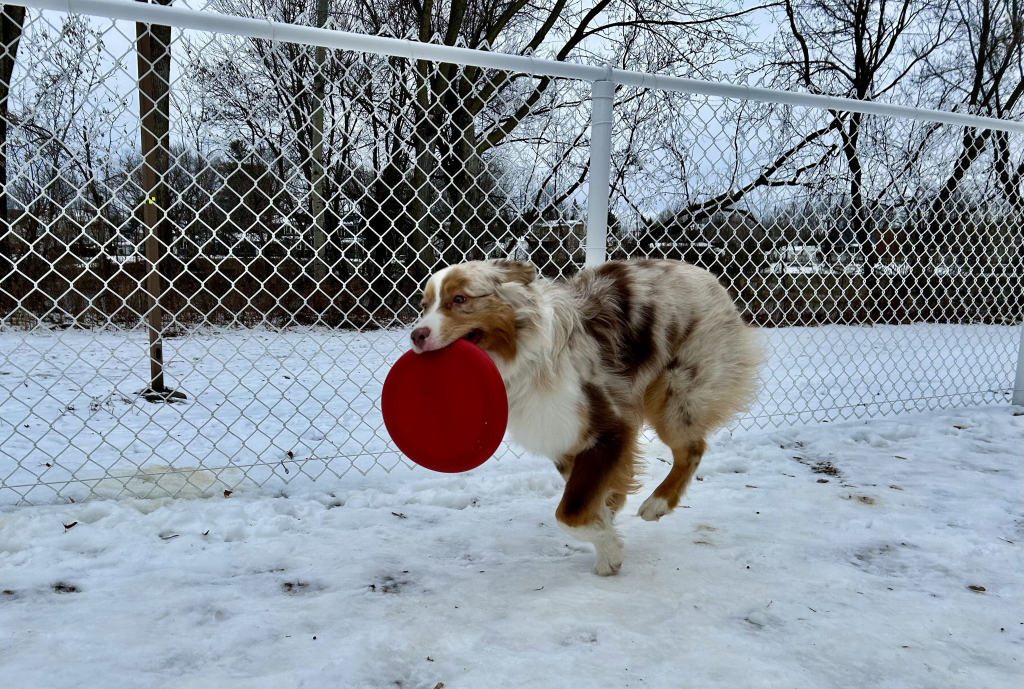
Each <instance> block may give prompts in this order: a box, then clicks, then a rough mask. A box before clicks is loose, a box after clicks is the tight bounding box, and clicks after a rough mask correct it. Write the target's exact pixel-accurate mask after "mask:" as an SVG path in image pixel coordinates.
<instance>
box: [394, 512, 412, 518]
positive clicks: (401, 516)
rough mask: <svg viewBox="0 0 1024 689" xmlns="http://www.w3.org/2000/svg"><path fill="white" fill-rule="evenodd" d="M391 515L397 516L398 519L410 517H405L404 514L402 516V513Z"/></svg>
mask: <svg viewBox="0 0 1024 689" xmlns="http://www.w3.org/2000/svg"><path fill="white" fill-rule="evenodd" d="M391 514H393V515H395V516H396V517H398V518H399V519H408V517H406V516H405V515H404V514H402V513H401V512H392V513H391Z"/></svg>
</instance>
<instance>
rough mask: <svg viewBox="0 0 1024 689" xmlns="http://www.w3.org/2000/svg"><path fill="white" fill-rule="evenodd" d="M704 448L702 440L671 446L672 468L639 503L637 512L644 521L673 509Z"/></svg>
mask: <svg viewBox="0 0 1024 689" xmlns="http://www.w3.org/2000/svg"><path fill="white" fill-rule="evenodd" d="M705 449H707V445H706V443H705V442H704V441H703V440H697V441H694V442H691V443H688V444H686V445H685V446H683V447H673V448H672V470H671V471H669V472H668V476H666V477H665V480H664V481H662V482H661V484H660V485H659V486H658V487H657V488H655V489H654V492H653V493H651V496H650V497H649V498H647V499H646V500H644V502H643V504H642V505H640V510H639V511H638V512H637V514H638V515H640V516H641V517H642V518H643V519H645V520H646V521H649V522H653V521H658V520H659V519H661V518H662V517H664V516H665V515H666V514H668V513H669V512H671V511H672V510H674V509H675V508H676V505H678V504H679V499H680V498H682V497H683V493H685V492H686V487H687V486H688V485H690V480H691V479H693V474H694V472H695V471H697V466H698V465H699V464H700V459H701V457H703V456H704V451H705Z"/></svg>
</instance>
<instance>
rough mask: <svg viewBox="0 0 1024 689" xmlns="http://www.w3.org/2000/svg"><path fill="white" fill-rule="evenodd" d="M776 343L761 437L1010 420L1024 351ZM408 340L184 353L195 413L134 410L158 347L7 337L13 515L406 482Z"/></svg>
mask: <svg viewBox="0 0 1024 689" xmlns="http://www.w3.org/2000/svg"><path fill="white" fill-rule="evenodd" d="M764 333H765V338H766V340H767V344H768V348H769V351H770V357H769V361H768V365H767V366H766V368H765V371H764V376H763V378H764V389H763V392H762V395H761V398H760V400H759V401H758V403H757V404H756V405H755V406H754V408H753V409H752V410H751V413H750V415H748V416H747V417H745V418H743V419H741V420H740V426H741V427H745V428H753V427H761V428H764V427H778V426H780V425H783V424H786V423H792V422H807V421H821V420H830V421H837V420H840V419H844V418H856V417H863V416H872V415H873V416H879V415H884V414H890V413H892V412H894V411H904V410H908V409H909V410H925V409H936V408H942V407H949V406H953V405H956V406H965V405H972V404H983V403H992V402H996V403H1008V402H1009V397H1010V395H1009V390H1010V388H1011V387H1012V382H1013V373H1014V366H1015V363H1016V360H1017V347H1018V343H1019V342H1020V337H1021V329H1020V326H995V325H929V324H918V325H907V326H879V327H874V328H871V327H848V326H824V327H817V328H781V329H773V330H766V331H764ZM407 337H408V333H407V332H406V331H384V332H371V333H352V332H335V331H330V330H324V329H294V330H288V331H284V332H275V331H270V330H260V329H256V330H226V331H214V330H200V331H196V332H192V333H191V334H190V335H189V336H187V337H180V338H170V339H168V340H167V341H166V342H165V346H164V352H165V354H164V356H165V362H166V371H167V380H168V383H169V384H170V385H172V386H173V387H174V388H176V389H178V390H181V391H183V392H185V393H186V394H187V395H188V400H187V401H186V402H184V403H181V404H173V405H166V404H151V403H147V402H144V401H141V400H140V399H139V398H138V397H137V396H136V395H135V393H136V392H137V391H138V390H141V389H142V388H144V387H145V386H146V381H147V379H148V375H149V360H148V358H147V357H148V341H147V339H146V333H145V332H144V331H141V330H139V331H134V332H130V333H127V334H126V333H123V332H106V331H81V330H63V331H35V332H28V333H26V332H22V331H6V332H0V504H12V503H15V502H18V501H20V500H23V499H24V500H27V501H28V502H31V503H34V504H43V503H48V502H55V501H56V502H66V501H68V500H69V499H73V500H76V501H79V502H80V501H82V500H83V499H85V498H87V497H89V495H90V490H91V491H92V492H93V493H95V494H99V495H101V496H106V497H117V496H121V495H126V494H127V495H134V496H136V497H156V496H162V495H178V494H179V493H181V494H185V495H190V494H200V493H203V492H205V493H207V494H209V493H215V492H219V491H220V490H223V489H224V488H228V489H235V488H238V487H239V486H240V485H242V484H248V485H254V484H255V485H268V486H281V485H284V484H287V483H294V482H296V481H298V482H303V481H308V480H310V479H312V478H317V477H319V478H321V479H330V480H333V479H336V478H339V477H343V476H346V475H355V474H358V473H360V472H366V471H370V470H374V471H381V469H382V468H383V469H391V468H393V467H396V466H401V463H402V461H403V459H402V457H401V456H400V455H399V454H398V453H397V452H395V450H394V448H393V447H392V446H391V445H390V442H389V440H388V437H387V434H386V432H385V430H384V427H383V422H382V419H381V416H380V404H379V400H380V389H381V386H382V384H383V381H384V378H385V376H386V375H387V371H388V368H389V367H390V365H391V364H392V363H393V362H394V361H395V360H396V359H397V358H398V356H399V355H401V353H402V352H404V351H405V350H406V349H408V347H407V344H406V342H407ZM505 456H508V457H511V456H513V454H512V453H510V452H506V454H505ZM140 469H141V470H140ZM72 477H74V478H76V479H77V481H78V482H76V483H70V484H69V483H68V482H69V480H70V479H71V478H72Z"/></svg>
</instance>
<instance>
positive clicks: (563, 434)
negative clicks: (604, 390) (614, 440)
mask: <svg viewBox="0 0 1024 689" xmlns="http://www.w3.org/2000/svg"><path fill="white" fill-rule="evenodd" d="M510 392H511V391H510ZM580 396H581V395H580V390H579V386H577V385H563V386H560V387H558V388H556V389H554V390H547V391H544V392H543V393H540V392H538V391H537V390H536V389H533V387H532V386H528V387H527V389H525V390H523V391H521V392H520V393H519V394H515V393H514V392H511V394H510V395H509V409H508V430H509V433H511V435H512V440H514V441H515V442H516V443H517V444H519V445H521V446H522V447H523V449H525V450H526V451H527V452H531V453H533V454H535V455H540V456H541V457H549V458H550V459H553V460H557V459H559V458H560V457H561V456H562V455H564V454H565V453H566V452H568V451H569V450H571V449H572V448H573V446H574V445H576V442H577V440H578V439H579V435H580V425H581V423H582V422H581V420H580V412H579V409H580Z"/></svg>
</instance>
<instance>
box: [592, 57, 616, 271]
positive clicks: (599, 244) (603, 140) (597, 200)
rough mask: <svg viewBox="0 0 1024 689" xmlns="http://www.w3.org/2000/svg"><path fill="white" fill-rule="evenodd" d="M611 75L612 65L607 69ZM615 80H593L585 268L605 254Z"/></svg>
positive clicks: (595, 264) (603, 257)
mask: <svg viewBox="0 0 1024 689" xmlns="http://www.w3.org/2000/svg"><path fill="white" fill-rule="evenodd" d="M608 77H611V69H610V68H609V69H608ZM614 105H615V82H613V81H611V80H610V79H609V78H607V77H606V78H605V79H602V80H600V81H595V82H594V85H593V91H592V92H591V107H592V109H591V115H590V174H589V178H588V188H589V191H588V193H587V243H586V263H585V264H584V265H585V266H586V267H587V268H592V267H594V266H598V265H601V264H602V263H604V262H605V260H606V258H607V246H608V194H609V191H610V185H609V182H610V179H611V169H612V117H613V110H614Z"/></svg>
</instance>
